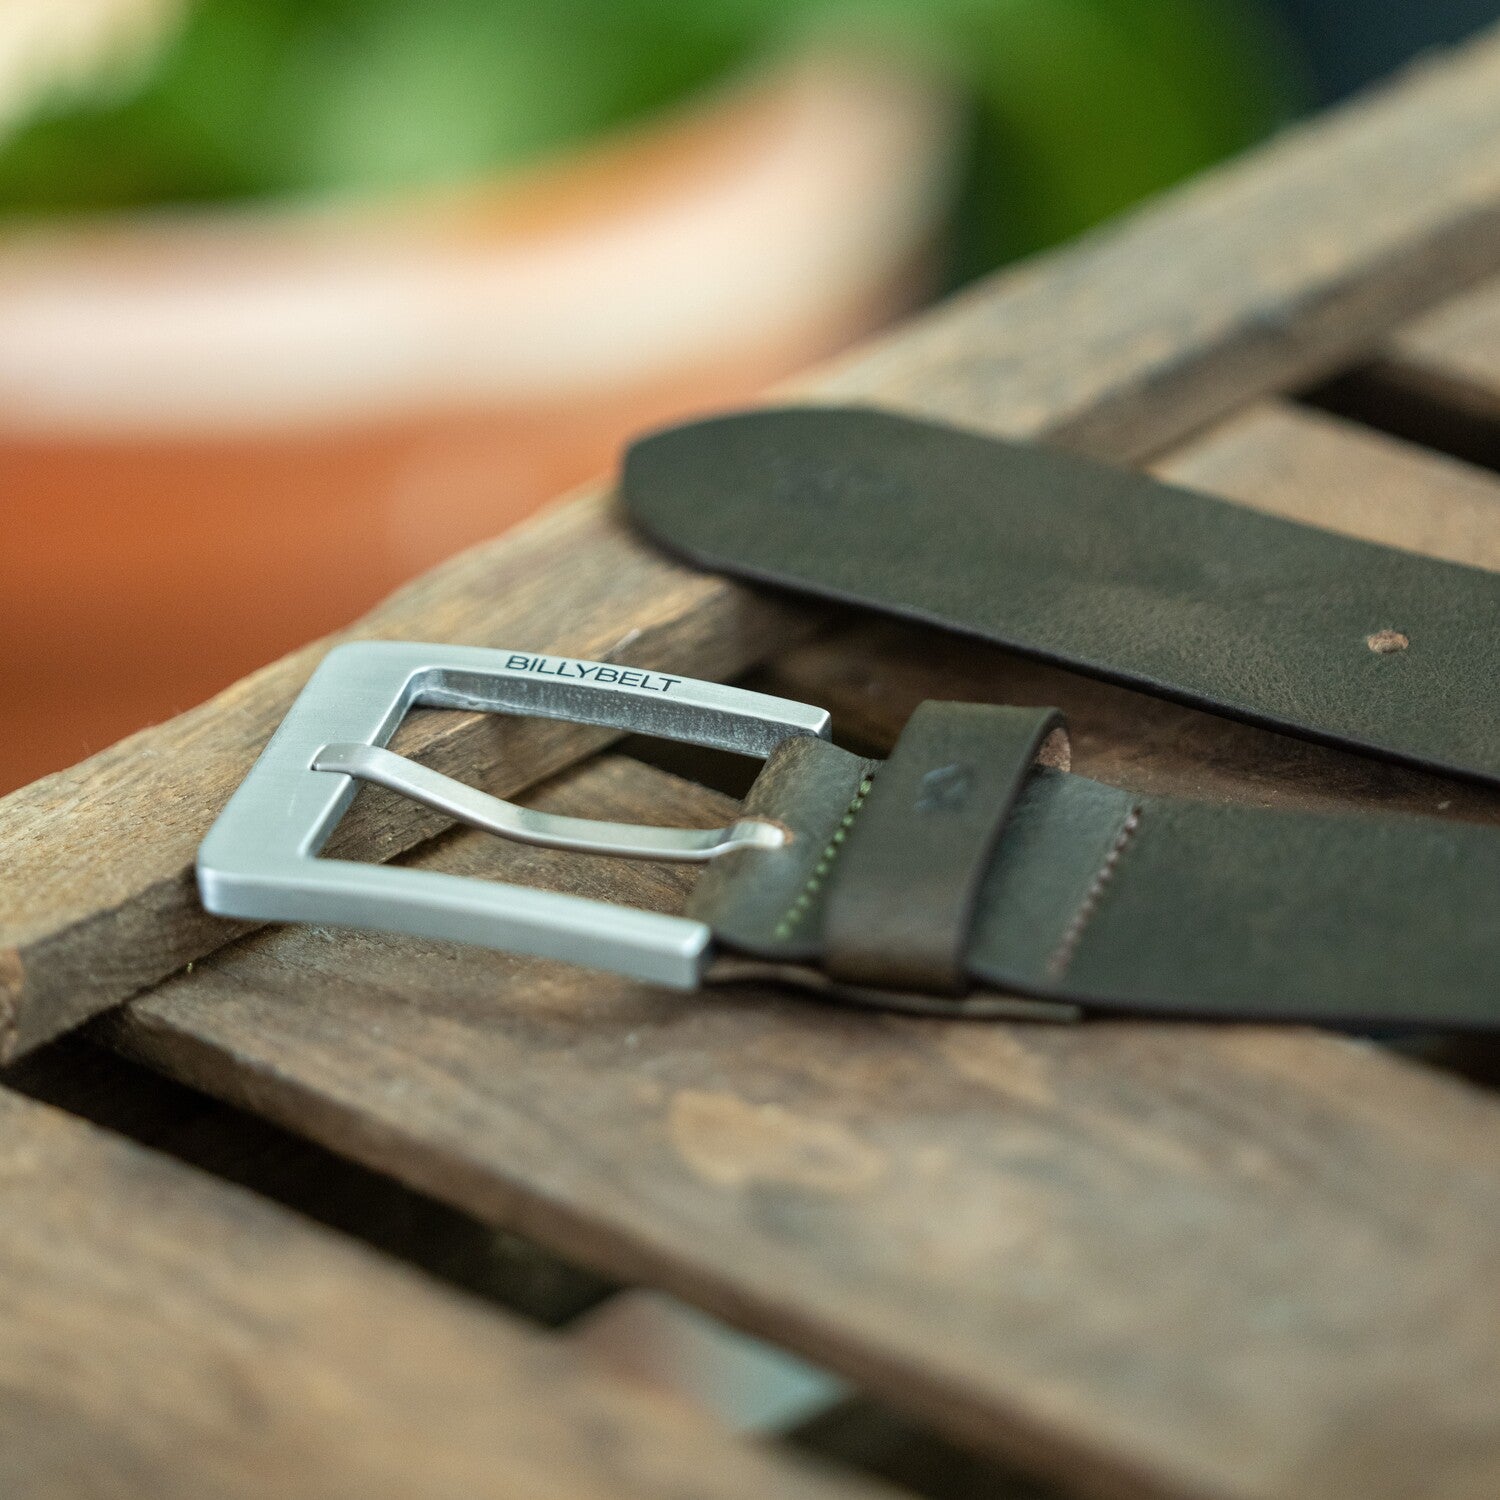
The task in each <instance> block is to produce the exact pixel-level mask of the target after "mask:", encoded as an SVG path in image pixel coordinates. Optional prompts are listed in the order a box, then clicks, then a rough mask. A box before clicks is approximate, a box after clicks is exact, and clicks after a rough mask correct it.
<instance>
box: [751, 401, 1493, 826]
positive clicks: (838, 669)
mask: <svg viewBox="0 0 1500 1500" xmlns="http://www.w3.org/2000/svg"><path fill="white" fill-rule="evenodd" d="M1154 467H1155V469H1156V471H1157V472H1159V473H1160V474H1161V475H1162V476H1163V477H1165V478H1168V479H1171V480H1175V481H1177V482H1180V483H1183V484H1188V485H1192V486H1195V487H1197V488H1200V489H1203V490H1206V491H1210V492H1212V493H1215V494H1219V495H1223V496H1224V497H1226V498H1227V499H1231V500H1236V501H1239V502H1240V503H1242V504H1245V505H1249V506H1253V507H1254V508H1256V509H1257V510H1262V511H1266V512H1269V513H1272V514H1275V515H1281V516H1286V517H1288V518H1290V519H1292V520H1297V521H1305V522H1308V523H1310V524H1313V525H1318V526H1323V527H1326V528H1328V529H1330V530H1335V531H1342V532H1346V533H1348V534H1349V535H1352V536H1362V537H1365V538H1367V539H1369V540H1372V541H1379V542H1384V543H1386V544H1387V545H1389V546H1395V547H1403V548H1406V549H1407V550H1409V551H1413V552H1422V553H1426V554H1428V555H1430V556H1434V557H1441V558H1446V559H1448V560H1449V561H1454V562H1461V563H1468V564H1471V565H1475V566H1481V567H1488V568H1495V569H1500V477H1497V476H1495V475H1493V474H1490V473H1487V472H1485V471H1484V470H1481V469H1476V468H1473V467H1471V466H1469V465H1467V464H1463V463H1458V462H1456V461H1454V460H1452V459H1449V458H1445V457H1443V456H1442V455H1440V454H1436V453H1431V452H1427V451H1425V450H1423V449H1420V448H1416V447H1413V446H1411V445H1409V444H1406V443H1402V442H1398V441H1397V440H1395V439H1393V438H1389V437H1386V436H1384V435H1382V434H1380V433H1377V432H1372V431H1370V430H1369V429H1367V428H1364V427H1360V426H1356V425H1354V424H1351V423H1348V422H1343V421H1340V420H1338V419H1336V418H1333V417H1329V416H1325V415H1323V414H1321V413H1318V412H1313V411H1307V410H1304V409H1302V408H1299V407H1296V406H1293V405H1290V404H1288V403H1284V402H1272V401H1268V402H1264V403H1261V404H1259V405H1257V406H1255V407H1252V408H1251V409H1250V410H1248V411H1246V412H1244V413H1242V414H1240V415H1239V416H1236V417H1234V418H1232V419H1231V420H1229V421H1228V422H1225V423H1223V424H1222V425H1221V426H1219V427H1217V428H1215V429H1213V430H1212V431H1210V432H1209V433H1207V434H1205V435H1204V436H1202V437H1200V438H1198V439H1196V440H1195V441H1194V442H1192V443H1191V444H1189V445H1187V446H1186V447H1184V448H1182V449H1180V450H1178V451H1177V452H1175V453H1173V454H1171V455H1169V456H1168V457H1166V458H1164V459H1163V460H1162V461H1160V462H1159V463H1157V464H1156V465H1155V466H1154ZM758 685H759V686H762V687H765V688H767V689H768V690H769V691H772V692H778V693H783V694H786V695H787V696H790V697H794V698H803V699H806V700H807V701H808V702H812V703H818V704H821V705H823V706H825V707H827V708H829V709H831V710H832V711H833V714H834V721H835V723H836V724H837V725H838V726H839V727H840V729H841V731H842V732H843V733H844V734H846V735H852V736H854V737H855V738H856V739H858V740H860V741H862V742H863V743H864V744H865V745H867V746H869V747H871V748H872V749H875V750H882V751H883V750H884V749H886V748H888V747H889V745H890V744H891V743H892V742H893V741H894V739H895V736H896V734H897V732H898V731H899V729H900V727H901V725H902V724H904V723H905V722H906V718H907V716H908V715H909V714H910V713H911V711H912V709H914V708H915V707H916V706H917V704H918V703H919V702H921V701H922V699H923V698H927V697H939V698H954V699H966V698H967V699H975V700H982V701H987V702H996V703H1030V704H1049V705H1053V706H1056V707H1059V708H1061V709H1063V710H1064V712H1065V713H1066V714H1067V715H1068V718H1069V721H1070V724H1071V729H1072V736H1073V764H1074V769H1075V770H1077V771H1079V772H1080V773H1081V774H1083V775H1087V776H1092V777H1095V778H1096V779H1098V780H1101V781H1107V782H1111V783H1113V784H1115V785H1118V786H1124V787H1127V788H1130V789H1132V790H1135V791H1140V792H1146V793H1156V794H1173V793H1175V794H1180V795H1184V796H1191V797H1203V798H1208V799H1211V800H1224V801H1234V802H1249V803H1254V804H1259V805H1264V806H1270V805H1273V804H1276V805H1280V806H1298V807H1307V808H1326V809H1329V810H1339V809H1355V808H1370V807H1380V808H1384V809H1387V810H1390V811H1402V812H1414V813H1421V814H1425V815H1429V816H1434V817H1454V818H1464V819H1468V820H1470V821H1476V822H1495V821H1500V793H1496V792H1495V791H1494V790H1493V789H1489V788H1485V787H1481V786H1477V785H1467V784H1465V783H1463V782H1457V781H1454V780H1452V779H1451V778H1448V777H1443V776H1436V775H1430V774H1428V773H1425V772H1422V771H1417V770H1411V769H1407V768H1405V767H1401V766H1394V765H1389V764H1386V763H1383V762H1381V761H1377V760H1373V759H1371V758H1369V757H1366V756H1360V755H1352V754H1348V753H1346V752H1343V751H1340V750H1335V749H1332V748H1330V747H1327V746H1322V745H1315V744H1311V743H1309V742H1307V741H1305V740H1299V739H1293V738H1291V737H1289V736H1287V735H1281V734H1274V733H1271V732H1270V731H1268V730H1263V729H1257V728H1255V727H1253V726H1251V725H1249V724H1237V723H1234V722H1232V721H1230V720H1227V719H1222V718H1219V717H1217V716H1216V715H1213V714H1207V713H1203V712H1201V711H1199V710H1197V709H1193V708H1188V707H1186V706H1184V705H1181V704H1176V703H1167V702H1164V701H1162V700H1161V699H1158V698H1152V697H1148V696H1146V695H1145V694H1142V693H1137V692H1132V691H1131V690H1130V689H1128V688H1122V687H1116V686H1113V685H1112V684H1109V683H1104V682H1096V681H1093V680H1091V679H1089V678H1086V677H1080V676H1078V675H1076V674H1075V673H1071V672H1066V671H1062V670H1060V669H1058V668H1056V667H1051V666H1047V665H1045V664H1044V663H1041V662H1035V661H1028V660H1026V659H1025V658H1023V657H1019V656H1016V655H1014V654H1012V653H1010V652H1008V651H1002V650H1000V649H998V648H981V647H976V646H974V645H972V644H970V643H968V642H963V641H959V640H957V639H955V638H953V637H951V636H945V635H943V634H942V633H940V632H937V631H929V630H919V629H915V628H912V627H906V626H897V625H893V624H862V625H858V626H855V627H852V628H849V629H846V630H844V631H841V632H839V633H838V634H836V635H834V636H831V637H825V638H823V639H820V640H817V641H814V642H811V643H809V644H807V645H804V646H801V647H798V648H796V649H794V650H792V651H789V652H786V653H784V654H783V655H782V656H781V657H780V658H779V659H778V660H777V662H776V664H775V666H774V667H773V668H772V669H770V670H769V671H768V672H767V673H765V674H764V675H763V676H762V678H761V679H760V680H759V682H758Z"/></svg>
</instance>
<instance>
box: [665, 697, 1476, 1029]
mask: <svg viewBox="0 0 1500 1500" xmlns="http://www.w3.org/2000/svg"><path fill="white" fill-rule="evenodd" d="M1058 722H1059V721H1058V719H1057V717H1056V716H1055V715H1054V714H1052V713H1051V712H1050V711H1046V710H1040V711H1039V710H1036V709H1016V708H997V707H992V706H989V705H984V706H976V705H958V704H928V705H925V706H924V708H923V709H922V710H920V711H919V712H918V714H917V715H916V716H914V719H913V721H912V724H911V726H910V728H909V729H908V731H907V733H906V734H904V735H903V736H902V739H901V741H900V742H899V743H898V745H897V747H896V750H895V752H894V753H893V755H892V757H891V760H890V762H888V763H887V764H886V765H885V766H884V767H882V766H881V764H880V763H879V762H876V761H871V760H867V759H864V758H862V757H859V756H856V755H852V754H850V753H849V752H847V751H844V750H841V749H839V748H837V747H836V746H833V745H831V744H829V743H827V742H826V741H823V740H818V739H813V738H799V739H795V740H791V741H788V742H787V743H785V744H784V745H782V746H781V747H780V748H779V749H778V750H776V751H775V752H774V753H773V755H772V756H771V759H770V760H769V761H768V763H767V765H766V768H765V770H764V772H763V773H762V775H761V776H760V778H759V779H758V780H757V782H756V784H755V786H754V787H753V788H752V790H751V793H750V796H749V798H748V799H747V801H746V805H745V813H746V815H747V816H754V817H759V818H764V819H769V820H774V821H776V822H778V823H780V824H782V825H783V826H784V827H786V828H788V829H790V830H791V832H792V834H793V838H792V839H791V841H790V842H789V843H787V844H785V845H784V846H782V847H781V848H778V849H775V850H761V849H747V850H744V851H741V852H736V853H732V854H729V855H726V856H725V857H724V858H723V859H721V860H718V861H716V862H715V863H714V864H713V865H712V866H710V867H709V868H708V869H707V870H706V871H705V873H704V875H703V877H702V879H701V880H700V883H699V885H698V887H697V888H696V890H695V891H694V894H693V898H692V903H691V906H690V908H689V911H690V914H691V915H693V916H696V917H698V918H699V919H701V920H704V921H706V922H707V923H708V924H709V925H710V926H711V927H712V929H713V931H714V935H715V937H716V939H717V941H718V943H719V944H720V945H721V947H722V948H723V949H726V950H729V951H730V952H732V953H734V954H737V955H741V956H744V957H748V958H751V959H755V960H759V961H762V962H763V963H766V964H769V965H774V966H775V969H774V972H775V973H777V974H778V975H780V976H782V977H793V978H795V977H797V975H798V974H799V973H800V974H801V975H802V976H803V977H804V979H805V980H806V981H807V982H809V983H811V984H812V985H813V986H814V987H816V988H819V989H821V990H825V991H826V989H827V987H828V984H827V981H828V979H829V977H830V976H832V978H833V980H834V982H835V984H837V983H838V982H839V981H840V980H846V981H856V982H857V984H858V986H859V994H858V995H857V997H856V998H858V999H860V1000H862V1001H864V1002H867V1003H868V1002H869V1001H871V1000H872V999H874V1000H880V999H881V998H882V997H883V998H884V1000H885V1001H886V1002H887V1003H891V1004H893V1005H897V1006H904V1005H905V1003H906V1002H907V1001H909V1000H911V999H913V998H914V996H913V993H912V992H913V991H924V992H925V995H924V997H923V998H922V1000H921V1008H923V1009H927V1010H932V1009H934V1008H936V1007H935V1005H934V1003H933V1001H932V999H931V992H932V990H933V989H934V988H937V987H942V988H947V989H951V988H952V987H953V986H952V985H951V984H950V982H949V981H950V979H951V978H952V971H951V970H950V968H949V951H950V950H949V947H948V945H949V944H950V943H953V944H956V948H957V955H958V956H957V958H956V960H955V967H956V969H957V970H958V977H959V983H960V984H961V985H969V986H971V987H977V988H978V990H979V991H980V993H979V994H978V995H977V996H975V997H974V998H972V999H969V1000H958V1001H950V1002H949V1004H950V1006H951V1008H952V1009H953V1010H955V1011H957V1012H962V1011H963V1010H964V1009H965V1007H966V1006H969V1005H982V1004H983V999H984V997H983V993H982V992H983V991H984V989H986V988H992V989H997V990H1002V991H1005V992H1008V993H1011V994H1020V995H1024V996H1031V997H1036V998H1038V999H1041V1000H1045V1001H1053V1002H1062V1003H1067V1004H1072V1005H1079V1006H1084V1007H1087V1008H1089V1009H1090V1010H1093V1011H1113V1012H1119V1013H1131V1014H1151V1015H1161V1016H1190V1017H1206V1018H1213V1019H1218V1020H1224V1019H1253V1020H1297V1021H1303V1022H1321V1023H1325V1024H1332V1025H1340V1026H1348V1027H1357V1028H1369V1027H1377V1028H1378V1027H1428V1026H1433V1027H1455V1028H1457V1027H1475V1028H1493V1027H1495V1026H1496V1025H1497V1024H1500V924H1497V923H1496V921H1495V894H1494V893H1495V892H1496V891H1497V890H1500V838H1496V836H1495V834H1494V831H1493V830H1491V829H1483V828H1471V827H1464V826H1461V825H1457V824H1454V823H1448V822H1440V821H1437V820H1427V819H1421V818H1410V817H1395V816H1389V815H1387V816H1339V815H1329V814H1315V813H1306V812H1285V811H1275V810H1266V809H1260V808H1244V807H1226V806H1220V805H1215V804H1207V803H1197V802H1190V801H1186V800H1182V799H1178V798H1169V797H1139V796H1135V795H1132V794H1130V793H1127V792H1123V791H1119V790H1117V789H1116V788H1114V787H1108V786H1103V785H1100V784H1099V783H1098V782H1094V781H1090V780H1088V779H1086V778H1084V777H1081V776H1074V775H1072V774H1070V773H1068V772H1066V771H1064V770H1062V769H1059V768H1057V767H1056V766H1055V765H1048V764H1044V763H1038V762H1037V761H1036V759H1035V755H1034V752H1035V751H1036V750H1037V749H1038V748H1039V747H1040V746H1041V745H1043V744H1045V743H1047V740H1048V737H1049V736H1050V735H1052V734H1053V732H1054V731H1055V729H1056V726H1057V724H1058ZM1053 743H1054V745H1055V741H1054V742H1053ZM985 756H991V757H993V765H992V766H989V767H983V768H981V767H979V766H978V765H977V762H978V760H979V758H980V757H985ZM1046 758H1051V757H1046ZM953 767H965V768H968V767H974V769H975V775H974V779H973V780H972V781H971V782H970V783H969V789H968V790H967V791H966V792H965V794H964V795H962V796H958V795H955V796H954V797H953V798H952V800H951V802H949V801H947V799H946V798H943V797H939V798H938V799H937V800H933V799H924V796H923V792H922V788H923V787H924V784H925V785H926V786H928V787H933V786H939V787H943V788H947V787H951V786H955V785H958V784H959V783H960V782H961V781H962V780H963V778H962V776H961V775H959V774H958V773H956V772H954V771H953V770H952V768H953ZM934 773H938V774H937V775H936V776H934ZM887 777H889V778H890V781H889V782H887ZM919 804H924V805H921V806H919ZM867 818H868V819H871V820H872V821H871V823H870V824H869V827H870V828H871V829H872V830H873V831H872V832H871V833H870V835H869V836H866V832H865V830H866V825H865V821H864V820H865V819H867ZM997 829H998V837H996V830H997ZM945 834H946V836H945ZM976 871H977V874H976ZM903 902H910V903H911V912H910V914H909V915H908V913H907V912H904V911H903V910H902V909H901V908H902V903H903ZM934 934H938V935H940V936H938V937H935V936H934ZM735 972H736V971H735V969H734V966H733V964H731V965H730V966H728V969H727V973H728V974H729V975H730V976H732V975H733V974H734V973H735Z"/></svg>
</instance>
